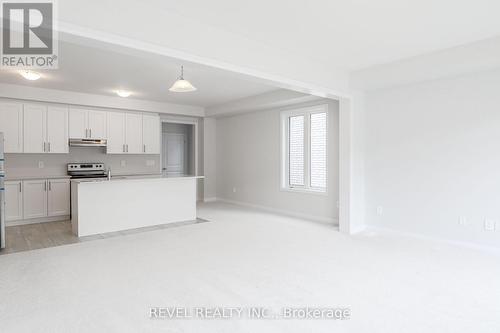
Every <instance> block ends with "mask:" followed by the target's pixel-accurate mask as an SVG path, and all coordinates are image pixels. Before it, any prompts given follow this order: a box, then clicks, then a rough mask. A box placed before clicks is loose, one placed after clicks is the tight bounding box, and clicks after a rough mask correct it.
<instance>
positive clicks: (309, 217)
mask: <svg viewBox="0 0 500 333" xmlns="http://www.w3.org/2000/svg"><path fill="white" fill-rule="evenodd" d="M216 201H220V202H225V203H230V204H233V205H239V206H243V207H248V208H253V209H258V210H262V211H265V212H269V213H273V214H277V215H283V216H290V217H295V218H299V219H304V220H310V221H315V222H321V223H328V224H333V225H338V224H339V221H338V219H336V218H328V217H323V216H316V215H309V214H302V213H296V212H291V211H288V210H284V209H277V208H273V207H268V206H263V205H256V204H252V203H248V202H243V201H236V200H230V199H224V198H216Z"/></svg>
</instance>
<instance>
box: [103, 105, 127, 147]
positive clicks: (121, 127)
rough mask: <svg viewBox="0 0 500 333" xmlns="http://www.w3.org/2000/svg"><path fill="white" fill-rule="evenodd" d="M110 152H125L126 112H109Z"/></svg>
mask: <svg viewBox="0 0 500 333" xmlns="http://www.w3.org/2000/svg"><path fill="white" fill-rule="evenodd" d="M106 152H107V153H108V154H124V153H125V113H123V112H108V145H107V148H106Z"/></svg>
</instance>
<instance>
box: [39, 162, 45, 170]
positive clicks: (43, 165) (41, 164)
mask: <svg viewBox="0 0 500 333" xmlns="http://www.w3.org/2000/svg"><path fill="white" fill-rule="evenodd" d="M43 168H45V163H43V161H38V169H43Z"/></svg>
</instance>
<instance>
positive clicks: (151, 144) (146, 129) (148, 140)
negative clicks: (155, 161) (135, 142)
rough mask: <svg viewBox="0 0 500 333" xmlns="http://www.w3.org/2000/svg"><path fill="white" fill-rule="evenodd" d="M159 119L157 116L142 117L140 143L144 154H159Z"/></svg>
mask: <svg viewBox="0 0 500 333" xmlns="http://www.w3.org/2000/svg"><path fill="white" fill-rule="evenodd" d="M160 131H161V129H160V117H159V116H157V115H147V114H145V115H143V117H142V143H143V152H144V153H146V154H159V153H160Z"/></svg>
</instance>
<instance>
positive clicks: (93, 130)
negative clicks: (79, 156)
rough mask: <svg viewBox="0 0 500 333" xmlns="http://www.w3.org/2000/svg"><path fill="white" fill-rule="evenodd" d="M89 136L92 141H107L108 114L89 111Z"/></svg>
mask: <svg viewBox="0 0 500 333" xmlns="http://www.w3.org/2000/svg"><path fill="white" fill-rule="evenodd" d="M88 117H89V118H88V119H89V125H88V127H89V131H90V133H89V135H90V138H92V139H106V138H107V135H106V112H104V111H89V115H88Z"/></svg>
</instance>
